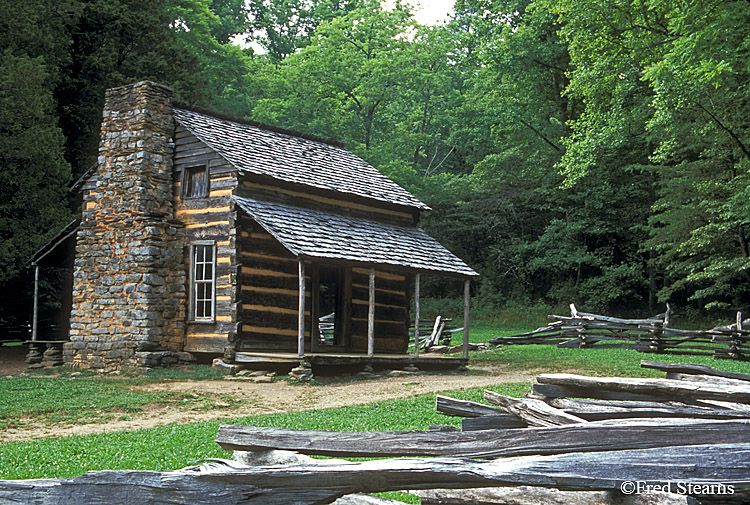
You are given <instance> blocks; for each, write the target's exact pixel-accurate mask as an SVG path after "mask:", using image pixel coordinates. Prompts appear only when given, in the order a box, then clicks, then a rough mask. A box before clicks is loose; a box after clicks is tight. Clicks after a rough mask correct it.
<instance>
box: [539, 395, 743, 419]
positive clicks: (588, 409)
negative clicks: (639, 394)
mask: <svg viewBox="0 0 750 505" xmlns="http://www.w3.org/2000/svg"><path fill="white" fill-rule="evenodd" d="M545 402H546V403H548V404H550V405H552V406H553V407H555V408H558V409H561V410H564V411H565V412H567V413H568V414H573V415H574V416H578V417H580V418H582V419H586V420H587V421H601V420H604V419H629V418H641V419H643V418H662V417H683V418H685V417H689V418H693V419H741V418H750V412H740V411H737V410H731V409H727V408H718V407H708V406H703V407H702V406H699V405H687V404H684V403H678V402H669V403H667V402H636V401H610V400H581V399H571V398H548V399H547V400H545Z"/></svg>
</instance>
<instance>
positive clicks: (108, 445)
mask: <svg viewBox="0 0 750 505" xmlns="http://www.w3.org/2000/svg"><path fill="white" fill-rule="evenodd" d="M528 330H529V328H517V329H516V328H512V329H497V328H483V327H478V328H476V329H474V330H472V332H471V340H472V341H473V342H486V341H488V340H490V339H491V338H493V337H495V336H498V335H509V334H513V333H519V332H523V331H528ZM470 357H471V363H472V364H473V365H475V366H477V365H482V364H489V363H492V364H494V365H498V364H499V365H501V367H502V368H506V367H507V370H512V371H522V370H530V371H534V372H538V373H542V372H556V371H578V372H581V373H588V374H594V375H610V376H641V377H659V376H663V374H662V373H659V372H656V371H653V370H647V369H642V368H640V361H641V360H642V359H647V360H651V361H662V362H668V363H680V362H681V363H700V364H705V365H708V366H711V367H713V368H717V369H720V370H726V371H733V372H740V373H750V364H748V363H741V362H736V361H722V360H713V359H712V358H708V357H693V356H669V355H652V354H643V353H638V352H636V351H633V350H621V349H595V348H594V349H558V348H557V347H555V346H548V345H519V346H505V347H502V348H498V349H494V350H491V351H488V352H483V353H478V352H477V353H471V356H470ZM219 377H221V375H220V374H217V373H216V372H214V371H212V370H211V369H209V368H208V367H194V368H192V369H189V370H187V371H178V370H159V371H154V372H151V373H148V374H141V375H133V376H120V377H115V378H113V377H98V376H95V375H93V374H83V375H72V374H70V373H65V374H61V375H57V376H54V377H50V376H44V375H34V376H26V377H8V378H0V428H3V427H8V426H10V425H12V423H17V422H19V421H18V420H19V419H22V418H26V421H25V422H35V423H50V422H54V421H59V420H61V419H68V420H69V421H71V422H75V420H76V419H81V418H92V417H94V418H96V416H102V419H103V420H106V416H109V415H127V412H128V410H127V409H140V408H142V407H143V406H144V405H146V404H148V403H160V402H175V401H187V400H186V399H184V398H181V397H179V396H175V395H169V394H165V393H145V392H137V391H133V390H132V389H131V388H132V386H134V385H139V384H147V383H150V382H158V381H169V380H184V379H201V378H219ZM300 387H306V386H300ZM493 389H495V390H497V391H498V392H500V393H502V394H505V395H509V396H521V395H522V394H523V393H525V392H526V391H528V390H529V385H528V384H525V383H521V384H518V383H513V384H503V385H501V386H498V387H496V388H493ZM450 395H451V396H454V397H457V398H463V399H469V400H475V401H481V398H482V389H473V390H466V391H456V392H451V393H450ZM207 408H210V406H207ZM113 413H114V414H113ZM87 420H90V419H87ZM223 422H225V423H240V424H252V425H256V426H278V427H289V428H305V429H323V430H351V431H361V430H403V429H427V428H428V427H429V426H430V425H436V424H450V425H455V426H458V425H460V419H457V418H449V417H445V416H442V415H440V414H437V413H436V412H435V405H434V395H423V396H416V397H413V398H409V399H406V400H393V401H386V402H379V403H373V404H368V405H359V406H350V407H344V408H337V409H327V410H317V411H305V412H290V413H283V414H273V415H265V416H255V417H247V418H241V419H232V420H224V421H223ZM219 424H220V422H218V421H215V422H202V423H193V424H187V425H181V426H168V427H161V428H155V429H148V430H140V431H133V432H112V433H106V434H101V435H88V436H71V437H64V438H57V439H43V440H38V441H33V442H12V443H6V444H0V479H30V478H49V477H72V476H76V475H81V474H83V473H85V472H87V471H90V470H103V469H112V470H116V469H134V470H146V469H150V470H169V469H177V468H182V467H184V466H187V465H189V464H190V463H192V462H194V461H198V460H201V459H204V458H212V457H228V453H226V452H224V451H222V450H221V448H220V447H219V446H218V445H216V444H215V443H214V438H215V436H216V431H217V429H218V426H219ZM389 496H391V497H393V496H394V495H393V494H389ZM406 499H407V500H409V499H411V498H406Z"/></svg>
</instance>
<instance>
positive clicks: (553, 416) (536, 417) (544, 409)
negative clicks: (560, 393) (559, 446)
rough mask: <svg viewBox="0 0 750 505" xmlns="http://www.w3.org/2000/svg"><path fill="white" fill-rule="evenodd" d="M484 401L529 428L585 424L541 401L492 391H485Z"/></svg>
mask: <svg viewBox="0 0 750 505" xmlns="http://www.w3.org/2000/svg"><path fill="white" fill-rule="evenodd" d="M484 399H485V400H487V401H488V402H490V403H494V404H495V405H499V406H500V407H502V408H503V409H505V410H506V411H508V412H509V413H511V414H515V415H517V416H518V417H520V418H521V419H523V420H524V421H525V422H526V423H527V424H528V425H529V426H560V425H564V424H577V423H585V422H586V420H585V419H581V418H580V417H578V416H574V415H573V414H568V413H567V412H564V411H562V410H560V409H556V408H555V407H553V406H551V405H548V404H546V403H544V402H543V401H542V400H535V399H533V398H511V397H509V396H503V395H501V394H498V393H495V392H494V391H485V392H484Z"/></svg>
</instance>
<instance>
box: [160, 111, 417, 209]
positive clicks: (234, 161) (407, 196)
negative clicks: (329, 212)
mask: <svg viewBox="0 0 750 505" xmlns="http://www.w3.org/2000/svg"><path fill="white" fill-rule="evenodd" d="M174 116H175V119H176V120H177V121H178V122H179V123H180V124H181V125H182V126H184V127H185V128H186V129H188V130H189V131H190V132H191V133H192V134H193V135H195V136H196V137H198V139H200V140H201V141H202V142H204V143H205V144H207V145H208V146H209V147H210V148H211V149H213V150H214V151H216V153H218V154H219V155H220V156H221V157H222V158H224V159H225V160H226V161H227V162H229V163H230V164H231V165H233V166H234V167H235V168H237V170H239V171H241V172H247V173H251V174H255V175H261V176H267V177H272V178H273V179H276V180H279V181H283V182H287V183H294V184H298V185H302V186H308V187H312V188H317V189H322V190H328V191H334V192H336V193H343V194H348V195H354V196H357V197H363V198H367V199H371V200H378V201H381V202H385V203H389V204H394V205H401V206H406V207H413V208H417V209H420V210H428V209H429V207H428V206H427V205H425V204H424V203H422V202H421V201H419V200H418V199H417V198H416V197H414V196H413V195H412V194H411V193H409V192H408V191H406V190H405V189H404V188H402V187H401V186H399V185H398V184H396V183H395V182H393V181H392V180H391V179H389V178H388V177H386V176H385V175H383V174H381V173H380V172H378V170H377V169H376V168H375V167H373V166H372V165H370V164H368V163H367V162H365V161H364V160H363V159H361V158H359V157H358V156H356V155H355V154H353V153H351V152H349V151H347V150H346V149H344V148H342V147H340V146H338V145H332V144H330V143H326V142H322V141H320V140H314V139H310V138H303V137H302V136H296V135H292V134H288V133H283V132H281V131H278V130H275V129H266V128H262V127H260V126H257V125H256V124H251V123H249V122H239V121H231V120H228V119H223V118H219V117H215V116H211V115H208V114H203V113H199V112H195V111H192V110H188V109H182V108H175V109H174Z"/></svg>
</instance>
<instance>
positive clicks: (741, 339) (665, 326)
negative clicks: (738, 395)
mask: <svg viewBox="0 0 750 505" xmlns="http://www.w3.org/2000/svg"><path fill="white" fill-rule="evenodd" d="M570 309H571V315H570V316H557V315H550V316H547V317H548V318H549V319H550V320H552V322H551V323H550V324H548V325H547V326H543V327H541V328H537V329H536V330H534V331H531V332H528V333H521V334H517V335H511V336H507V337H497V338H494V339H492V340H490V344H493V345H511V344H551V345H557V346H558V347H568V348H589V347H597V348H621V349H635V350H637V351H640V352H646V353H655V354H679V355H694V356H700V355H706V356H713V357H714V358H717V359H736V360H748V359H750V319H746V320H744V321H743V320H742V313H741V312H738V313H737V319H736V322H735V323H734V324H731V325H729V326H720V327H716V328H712V329H710V330H681V329H677V328H672V327H671V326H670V325H669V316H670V314H671V310H670V308H669V306H668V305H667V311H666V312H665V313H663V314H658V315H656V316H653V317H650V318H647V319H621V318H617V317H609V316H602V315H598V314H591V313H587V312H579V311H578V310H577V309H576V307H575V305H573V304H571V305H570ZM746 327H747V328H748V329H745V328H746Z"/></svg>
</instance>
